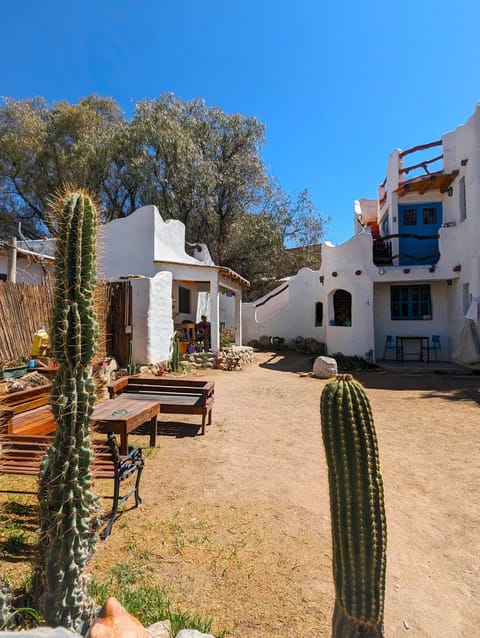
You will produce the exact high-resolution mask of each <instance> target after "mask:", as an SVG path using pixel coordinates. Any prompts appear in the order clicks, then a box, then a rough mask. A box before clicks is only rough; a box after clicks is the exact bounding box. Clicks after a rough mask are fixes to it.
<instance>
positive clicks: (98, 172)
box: [0, 94, 324, 298]
mask: <svg viewBox="0 0 480 638" xmlns="http://www.w3.org/2000/svg"><path fill="white" fill-rule="evenodd" d="M264 141H265V127H264V126H263V124H261V123H260V122H259V121H258V120H257V119H256V118H254V117H247V116H244V115H241V114H238V113H234V114H228V113H225V112H224V111H223V110H222V109H220V108H217V107H207V106H206V105H205V102H204V101H203V100H191V101H183V100H181V99H179V98H178V97H176V96H174V95H172V94H167V95H164V96H161V97H159V98H157V99H154V100H144V101H141V102H138V103H137V104H136V106H135V110H134V113H133V116H132V118H131V119H130V120H127V119H126V118H125V117H124V115H123V114H122V112H121V110H120V108H119V106H118V104H117V103H116V102H115V101H114V100H113V99H111V98H102V97H98V96H95V95H91V96H88V97H86V98H84V99H82V100H80V101H79V102H78V104H74V105H72V104H68V103H67V102H58V103H55V104H53V105H52V106H49V105H48V104H47V103H46V102H45V100H43V99H42V98H34V99H29V100H20V101H15V100H12V99H5V100H4V101H3V104H2V105H1V106H0V219H1V220H2V221H1V222H0V233H3V234H11V233H12V232H13V231H14V229H15V226H16V223H17V221H18V220H23V222H22V223H23V224H25V225H26V226H24V232H27V229H28V232H29V233H30V235H31V236H35V235H37V234H39V233H42V234H45V229H46V228H47V229H48V230H49V231H50V232H51V233H53V234H55V225H54V223H53V222H52V221H51V220H50V219H49V217H48V213H47V210H48V201H49V199H50V198H51V197H52V195H53V194H54V193H55V192H58V191H59V190H61V189H62V188H64V187H65V186H67V185H68V184H78V185H79V186H80V187H82V188H85V189H87V190H88V191H89V192H91V193H92V194H93V195H94V196H95V198H96V199H97V200H98V201H99V202H101V203H102V212H101V221H110V220H112V219H115V218H118V217H125V216H127V215H130V214H131V213H132V212H133V211H134V210H135V209H136V208H138V207H140V206H145V205H148V204H154V205H156V206H157V207H158V209H159V211H160V213H161V215H162V217H163V218H164V219H178V220H180V221H182V222H183V223H184V224H185V227H186V240H187V241H189V242H192V243H193V242H202V243H205V244H207V246H208V248H209V250H210V252H211V254H212V257H213V259H214V261H215V262H216V263H217V264H220V265H224V266H228V267H230V268H232V269H234V270H236V271H238V272H239V274H241V275H242V276H244V277H245V278H247V279H249V280H250V281H251V283H252V287H251V290H250V293H249V295H250V297H251V298H254V297H255V296H258V295H259V294H261V292H262V291H263V290H264V289H265V287H267V288H268V287H269V286H270V287H271V286H272V285H274V284H275V281H276V280H277V279H278V278H279V277H281V276H284V275H290V274H293V273H294V272H296V270H298V268H299V267H301V266H303V265H310V266H314V267H318V261H319V251H312V250H310V249H309V250H301V248H302V247H305V246H309V245H311V244H316V243H318V242H319V241H320V239H321V237H322V235H323V229H324V220H323V219H322V217H321V216H320V215H319V214H318V212H317V211H316V210H315V208H314V206H313V204H312V202H311V200H310V198H309V195H308V192H307V191H303V192H301V193H300V194H299V195H297V196H296V197H292V196H289V195H287V194H286V193H285V192H284V191H283V190H282V188H281V187H280V185H279V184H278V183H277V181H276V180H275V179H274V178H273V177H272V176H271V175H270V174H269V173H268V171H267V169H266V167H265V164H264V162H263V159H262V157H261V151H262V148H263V144H264ZM285 247H286V248H293V247H295V248H297V250H284V248H285Z"/></svg>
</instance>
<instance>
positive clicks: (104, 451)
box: [0, 386, 144, 538]
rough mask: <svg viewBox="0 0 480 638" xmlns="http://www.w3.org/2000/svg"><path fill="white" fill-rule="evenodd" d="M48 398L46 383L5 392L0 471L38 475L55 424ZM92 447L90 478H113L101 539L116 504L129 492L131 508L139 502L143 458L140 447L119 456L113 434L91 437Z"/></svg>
mask: <svg viewBox="0 0 480 638" xmlns="http://www.w3.org/2000/svg"><path fill="white" fill-rule="evenodd" d="M49 401H50V386H46V387H45V389H41V388H34V389H32V390H24V391H21V392H12V393H11V394H9V395H5V397H4V399H3V400H2V402H1V404H0V408H1V409H0V474H14V475H15V474H16V475H33V476H38V475H39V473H40V467H41V464H42V460H43V458H44V456H45V454H46V452H47V450H48V448H49V447H50V445H51V444H52V442H53V439H54V433H55V429H56V427H57V426H56V423H55V421H54V420H53V416H52V412H51V408H50V405H49ZM31 406H33V407H31ZM92 449H93V464H92V474H93V478H94V479H113V505H112V511H111V514H110V517H109V520H108V523H107V526H106V528H105V530H104V531H103V532H102V538H107V537H108V536H109V535H110V532H111V529H112V525H113V523H114V522H115V519H116V518H117V514H118V508H119V507H120V505H121V504H122V503H124V502H125V501H126V500H127V499H128V498H129V497H130V496H132V495H133V496H134V497H135V507H138V505H139V504H140V503H141V502H142V499H141V498H140V493H139V488H140V479H141V475H142V471H143V467H144V460H143V456H142V450H141V449H140V448H132V449H130V450H129V452H128V454H126V455H124V456H121V455H120V453H119V449H118V445H117V442H116V439H115V436H114V435H113V434H109V435H108V436H107V438H106V439H105V438H103V437H102V438H98V437H92ZM135 472H136V473H137V475H136V480H135V485H134V487H133V488H132V489H130V490H129V491H127V492H126V493H125V494H120V484H121V483H122V482H123V481H125V480H126V479H127V478H129V477H130V476H132V475H133V474H134V473H135Z"/></svg>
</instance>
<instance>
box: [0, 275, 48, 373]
mask: <svg viewBox="0 0 480 638" xmlns="http://www.w3.org/2000/svg"><path fill="white" fill-rule="evenodd" d="M52 308H53V286H52V285H51V284H25V283H11V282H0V361H1V362H15V361H18V359H19V358H21V357H25V358H28V357H29V356H30V349H31V347H32V339H33V335H34V333H35V332H36V331H37V330H38V329H39V328H40V326H45V328H46V329H47V331H48V330H49V328H50V317H51V314H52Z"/></svg>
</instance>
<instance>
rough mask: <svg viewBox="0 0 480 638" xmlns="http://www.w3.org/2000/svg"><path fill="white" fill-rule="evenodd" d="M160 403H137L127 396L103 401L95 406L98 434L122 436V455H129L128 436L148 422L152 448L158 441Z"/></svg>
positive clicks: (94, 413) (94, 417)
mask: <svg viewBox="0 0 480 638" xmlns="http://www.w3.org/2000/svg"><path fill="white" fill-rule="evenodd" d="M159 412H160V402H159V401H158V400H157V401H153V400H152V401H136V400H135V399H131V398H129V397H128V396H126V395H120V396H117V397H115V398H114V399H109V400H108V401H103V402H102V403H99V404H98V405H96V406H95V408H94V410H93V413H92V416H91V420H92V421H93V422H95V426H94V427H95V429H96V430H97V431H98V432H107V433H108V432H113V433H114V434H119V435H120V454H128V434H129V432H131V431H132V430H135V428H138V427H139V426H140V425H143V424H144V423H147V422H148V425H149V428H150V447H155V443H156V441H157V415H158V413H159Z"/></svg>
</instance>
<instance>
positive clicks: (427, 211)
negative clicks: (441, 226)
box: [423, 207, 437, 224]
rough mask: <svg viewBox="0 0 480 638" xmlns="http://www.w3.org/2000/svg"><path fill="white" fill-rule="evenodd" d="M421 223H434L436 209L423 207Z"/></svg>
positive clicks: (435, 221) (435, 220)
mask: <svg viewBox="0 0 480 638" xmlns="http://www.w3.org/2000/svg"><path fill="white" fill-rule="evenodd" d="M423 223H424V224H436V223H437V209H436V208H433V207H428V208H424V209H423Z"/></svg>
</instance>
